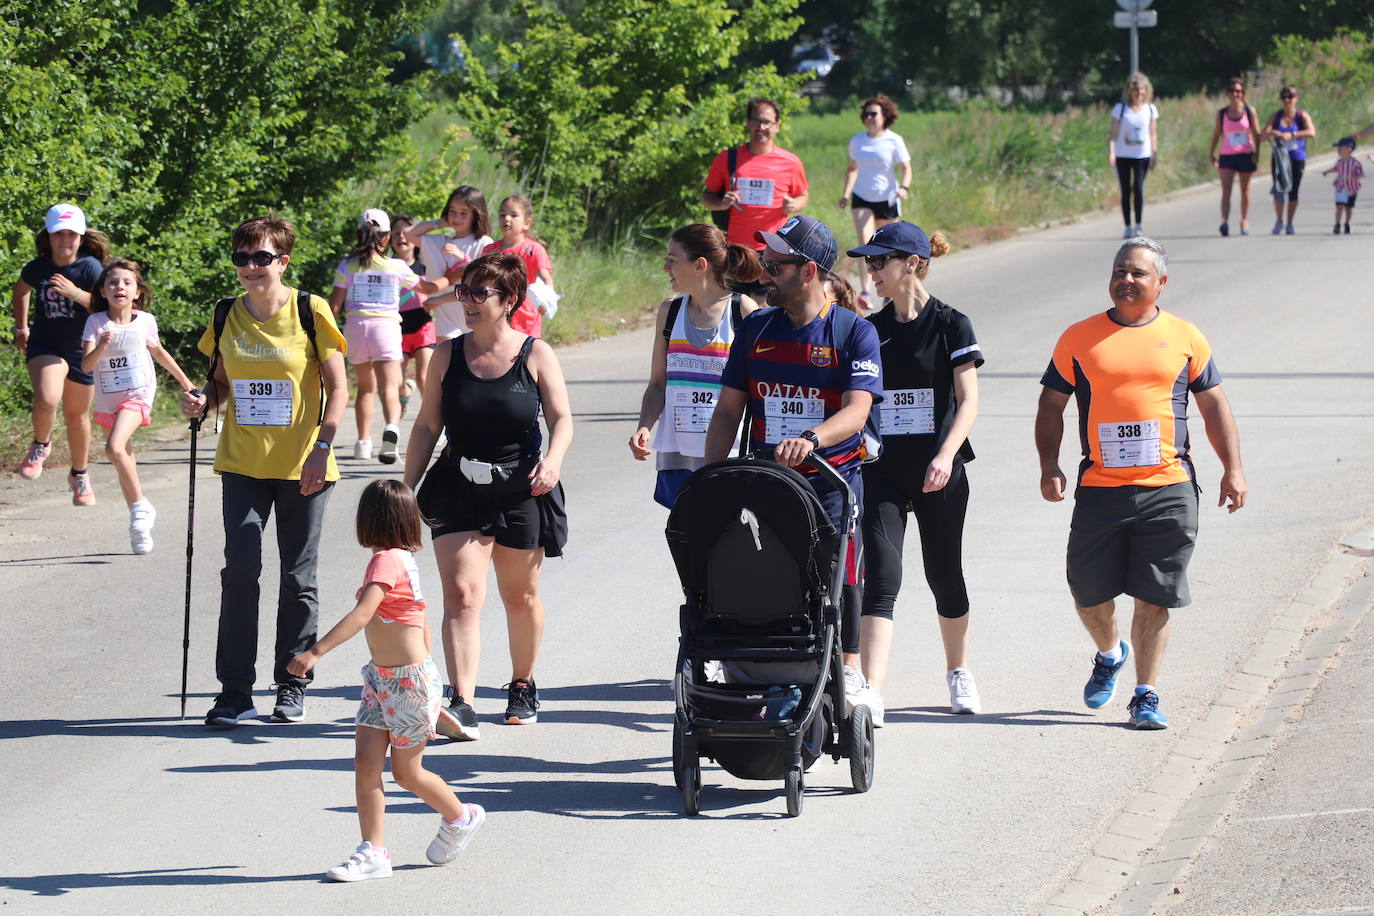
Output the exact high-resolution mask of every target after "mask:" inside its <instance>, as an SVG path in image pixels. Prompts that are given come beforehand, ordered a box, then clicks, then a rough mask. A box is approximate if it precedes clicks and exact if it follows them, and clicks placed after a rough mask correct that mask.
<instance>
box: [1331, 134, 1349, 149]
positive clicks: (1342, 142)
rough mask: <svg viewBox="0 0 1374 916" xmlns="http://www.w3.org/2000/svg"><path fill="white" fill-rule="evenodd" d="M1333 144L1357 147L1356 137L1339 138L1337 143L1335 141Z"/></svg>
mask: <svg viewBox="0 0 1374 916" xmlns="http://www.w3.org/2000/svg"><path fill="white" fill-rule="evenodd" d="M1331 145H1332V146H1348V147H1350V148H1351V149H1354V148H1355V138H1354V137H1341V138H1340V139H1339V140H1337V141H1336V142H1335V143H1333V144H1331Z"/></svg>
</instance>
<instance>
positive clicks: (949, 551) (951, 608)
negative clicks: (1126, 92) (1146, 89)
mask: <svg viewBox="0 0 1374 916" xmlns="http://www.w3.org/2000/svg"><path fill="white" fill-rule="evenodd" d="M1118 161H1119V160H1118ZM918 486H919V485H918ZM908 508H909V509H910V510H911V513H912V514H913V515H915V516H916V525H917V527H918V528H919V530H920V534H921V562H922V563H923V564H924V565H925V571H926V582H927V583H928V584H929V585H930V591H931V593H932V594H933V595H934V596H935V610H936V611H937V612H939V614H940V616H941V617H950V618H956V617H963V616H964V615H965V614H967V613H968V588H967V587H966V586H965V585H964V566H963V548H964V516H965V514H966V513H967V511H968V476H967V475H966V474H965V473H964V469H963V468H962V467H960V468H958V469H957V470H956V471H955V472H954V474H953V475H952V476H951V477H950V481H949V483H948V484H946V485H945V487H944V489H942V490H936V491H935V492H934V493H920V492H918V493H916V494H915V496H913V497H911V499H910V501H908V499H907V496H906V494H905V493H903V492H902V491H901V490H899V489H898V488H897V487H896V486H894V485H893V484H892V483H891V482H890V481H887V480H885V479H884V478H883V477H881V476H880V475H879V474H872V475H868V476H866V477H865V478H864V514H863V534H864V563H865V569H866V572H865V575H864V591H863V612H864V614H865V615H867V616H871V617H886V618H887V619H888V620H891V619H892V608H893V606H894V605H895V604H896V603H897V592H898V591H899V590H900V589H901V587H902V542H903V540H905V537H906V513H907V509H908Z"/></svg>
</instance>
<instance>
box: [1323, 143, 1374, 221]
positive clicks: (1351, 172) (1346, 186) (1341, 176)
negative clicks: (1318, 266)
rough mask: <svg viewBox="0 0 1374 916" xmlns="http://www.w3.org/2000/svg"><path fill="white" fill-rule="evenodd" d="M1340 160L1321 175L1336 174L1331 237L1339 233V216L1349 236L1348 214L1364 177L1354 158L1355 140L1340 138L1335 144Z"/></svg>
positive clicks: (1360, 166)
mask: <svg viewBox="0 0 1374 916" xmlns="http://www.w3.org/2000/svg"><path fill="white" fill-rule="evenodd" d="M1334 145H1335V147H1336V151H1337V153H1338V154H1339V155H1340V158H1339V159H1337V160H1336V164H1335V165H1333V166H1331V168H1329V169H1327V170H1326V171H1325V172H1322V174H1323V175H1330V174H1331V173H1332V172H1335V173H1336V180H1335V181H1333V182H1332V185H1333V186H1334V187H1335V188H1336V225H1334V226H1332V227H1331V234H1332V235H1340V233H1341V215H1342V212H1344V215H1345V234H1346V235H1349V234H1350V214H1351V212H1352V211H1354V209H1355V197H1356V195H1358V194H1359V193H1360V179H1361V178H1363V177H1364V166H1362V165H1360V160H1358V159H1356V158H1355V138H1354V137H1341V138H1340V139H1339V140H1337V141H1336V142H1335V144H1334Z"/></svg>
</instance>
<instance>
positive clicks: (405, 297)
mask: <svg viewBox="0 0 1374 916" xmlns="http://www.w3.org/2000/svg"><path fill="white" fill-rule="evenodd" d="M415 223H416V219H415V217H413V216H407V215H405V214H403V213H398V214H397V215H396V216H395V217H393V218H392V220H391V253H392V254H393V255H394V256H395V257H396V260H398V261H400V262H401V263H402V264H404V265H406V266H407V267H409V268H410V269H411V270H412V271H413V272H414V273H415V274H416V275H418V276H421V277H423V276H424V275H425V265H424V262H423V261H421V260H420V259H419V258H418V257H416V247H417V246H416V245H415V243H414V242H412V241H411V240H410V239H409V238H407V237H406V230H408V229H409V228H410V227H411V226H414V225H415ZM425 302H426V297H425V295H424V294H423V293H419V292H416V291H415V290H413V289H407V290H404V291H402V292H401V305H400V309H401V416H403V417H404V416H405V414H406V407H407V406H408V405H409V404H410V397H411V395H412V394H414V393H415V390H416V386H417V385H418V386H419V390H421V391H423V390H424V388H425V373H426V370H428V369H429V358H430V356H432V355H433V353H434V344H435V343H436V341H437V340H438V338H437V337H436V335H435V333H434V318H433V316H432V315H430V314H429V309H428V308H427V307H426V306H425ZM412 359H413V360H414V361H415V381H413V382H412V381H411V380H410V377H409V376H408V375H407V374H406V371H407V369H408V368H409V364H410V361H411V360H412Z"/></svg>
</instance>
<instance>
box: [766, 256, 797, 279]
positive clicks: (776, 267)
mask: <svg viewBox="0 0 1374 916" xmlns="http://www.w3.org/2000/svg"><path fill="white" fill-rule="evenodd" d="M805 263H806V258H788V259H787V260H786V261H768V260H765V259H763V258H759V266H760V267H762V268H763V269H764V270H765V271H766V272H767V273H768V275H769V276H770V277H776V276H777V275H778V271H780V270H782V268H783V267H784V266H785V265H787V264H805Z"/></svg>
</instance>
